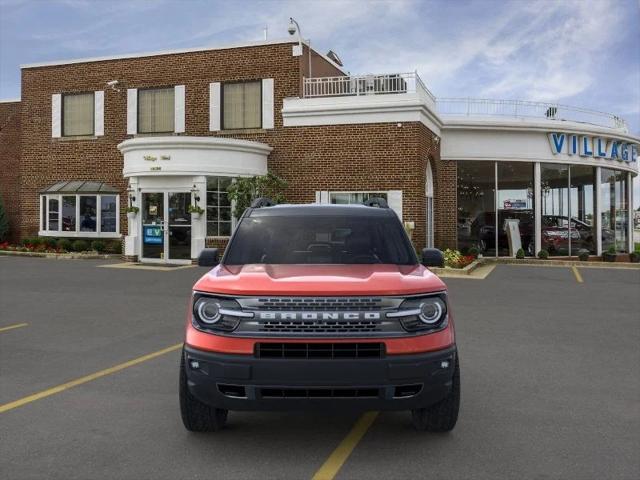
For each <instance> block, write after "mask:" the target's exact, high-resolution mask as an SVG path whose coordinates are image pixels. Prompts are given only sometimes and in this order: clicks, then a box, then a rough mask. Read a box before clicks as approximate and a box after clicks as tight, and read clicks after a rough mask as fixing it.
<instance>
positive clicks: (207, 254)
mask: <svg viewBox="0 0 640 480" xmlns="http://www.w3.org/2000/svg"><path fill="white" fill-rule="evenodd" d="M218 263H220V260H218V249H217V248H204V249H203V250H202V251H201V252H200V255H198V266H199V267H215V266H216V265H218Z"/></svg>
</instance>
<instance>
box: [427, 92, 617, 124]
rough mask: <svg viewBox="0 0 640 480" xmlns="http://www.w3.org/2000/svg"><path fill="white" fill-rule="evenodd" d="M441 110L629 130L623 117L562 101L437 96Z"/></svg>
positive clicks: (450, 113) (458, 113)
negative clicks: (569, 104) (546, 101)
mask: <svg viewBox="0 0 640 480" xmlns="http://www.w3.org/2000/svg"><path fill="white" fill-rule="evenodd" d="M436 105H437V109H438V113H439V114H441V115H461V116H469V117H470V116H499V117H516V118H540V119H547V120H559V121H562V120H566V121H571V122H579V123H589V124H592V125H599V126H603V127H608V128H615V129H618V130H623V131H625V132H628V128H627V123H626V122H625V120H624V119H622V118H620V117H618V116H616V115H613V114H611V113H605V112H599V111H597V110H590V109H587V108H579V107H570V106H568V105H561V104H559V103H544V102H529V101H525V100H489V99H481V98H438V99H437V100H436Z"/></svg>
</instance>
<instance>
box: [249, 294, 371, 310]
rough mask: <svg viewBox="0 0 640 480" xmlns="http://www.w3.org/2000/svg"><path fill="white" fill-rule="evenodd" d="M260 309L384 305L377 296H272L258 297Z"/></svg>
mask: <svg viewBox="0 0 640 480" xmlns="http://www.w3.org/2000/svg"><path fill="white" fill-rule="evenodd" d="M257 303H258V305H257V308H258V309H260V310H286V311H289V310H294V311H295V310H297V311H302V310H304V311H319V310H320V311H337V310H341V311H354V310H359V311H364V310H377V309H379V308H381V307H382V303H383V302H382V298H376V297H310V298H307V297H291V298H286V297H271V298H258V299H257Z"/></svg>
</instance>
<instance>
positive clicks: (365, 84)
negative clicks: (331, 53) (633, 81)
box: [303, 72, 629, 132]
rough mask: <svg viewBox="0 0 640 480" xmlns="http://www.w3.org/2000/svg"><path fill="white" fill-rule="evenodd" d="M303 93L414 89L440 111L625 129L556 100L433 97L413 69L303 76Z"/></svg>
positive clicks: (603, 116)
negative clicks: (331, 75) (328, 75)
mask: <svg viewBox="0 0 640 480" xmlns="http://www.w3.org/2000/svg"><path fill="white" fill-rule="evenodd" d="M303 93H304V97H305V98H317V97H348V96H353V97H357V96H362V95H390V94H403V93H417V94H419V95H424V96H425V100H426V101H427V102H428V103H429V104H430V106H431V107H433V106H434V105H435V107H436V110H437V112H438V113H439V114H440V115H457V116H469V117H472V116H475V117H478V116H489V117H491V116H496V117H511V118H529V119H530V118H534V119H535V118H539V119H546V120H558V121H563V120H565V121H571V122H579V123H588V124H591V125H598V126H603V127H608V128H613V129H617V130H622V131H624V132H628V131H629V130H628V127H627V123H626V121H625V120H624V119H622V118H620V117H618V116H616V115H613V114H611V113H605V112H599V111H597V110H590V109H587V108H580V107H571V106H568V105H562V104H559V103H544V102H530V101H526V100H490V99H482V98H438V99H436V97H434V95H433V94H432V93H431V92H430V91H429V89H428V88H427V87H426V86H425V84H424V83H423V82H422V79H421V78H420V76H419V75H418V73H417V72H410V73H388V74H380V75H376V74H369V75H343V76H337V77H314V78H305V79H304V91H303Z"/></svg>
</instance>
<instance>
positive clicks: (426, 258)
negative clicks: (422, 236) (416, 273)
mask: <svg viewBox="0 0 640 480" xmlns="http://www.w3.org/2000/svg"><path fill="white" fill-rule="evenodd" d="M422 265H424V266H425V267H440V268H442V267H444V254H443V253H442V252H441V251H440V250H438V249H437V248H423V249H422Z"/></svg>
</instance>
